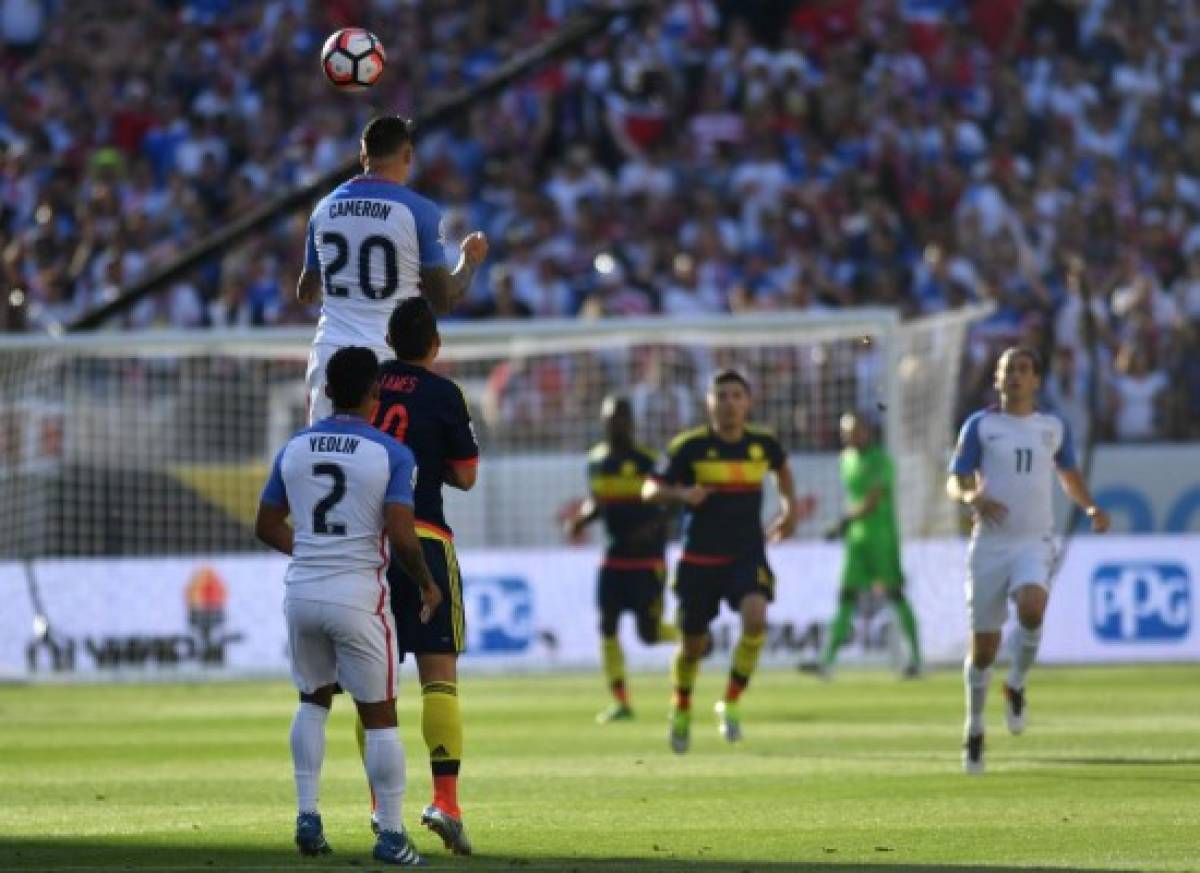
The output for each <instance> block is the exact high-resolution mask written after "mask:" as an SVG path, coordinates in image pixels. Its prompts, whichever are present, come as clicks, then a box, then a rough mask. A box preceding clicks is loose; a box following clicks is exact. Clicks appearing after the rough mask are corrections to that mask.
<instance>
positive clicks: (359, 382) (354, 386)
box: [325, 346, 379, 409]
mask: <svg viewBox="0 0 1200 873" xmlns="http://www.w3.org/2000/svg"><path fill="white" fill-rule="evenodd" d="M378 377H379V359H378V358H377V357H375V353H374V352H373V351H371V350H370V349H368V348H364V347H362V346H346V347H345V348H341V349H338V350H337V351H336V352H334V353H333V355H332V356H331V357H330V358H329V363H328V364H326V365H325V384H326V386H328V393H329V399H330V400H331V401H333V408H334V409H355V408H357V407H359V406H361V405H362V402H363V400H365V399H366V396H367V393H368V392H369V391H370V390H371V386H372V385H374V384H375V380H376V379H377V378H378Z"/></svg>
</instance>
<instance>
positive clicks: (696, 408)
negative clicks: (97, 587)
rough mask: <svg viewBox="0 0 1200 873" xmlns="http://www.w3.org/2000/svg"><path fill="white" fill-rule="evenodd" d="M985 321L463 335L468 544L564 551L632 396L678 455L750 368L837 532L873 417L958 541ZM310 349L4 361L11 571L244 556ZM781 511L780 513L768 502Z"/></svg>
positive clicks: (71, 347)
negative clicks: (608, 421)
mask: <svg viewBox="0 0 1200 873" xmlns="http://www.w3.org/2000/svg"><path fill="white" fill-rule="evenodd" d="M975 315H976V313H974V312H972V311H959V312H953V313H948V314H944V315H941V316H937V317H934V318H930V319H925V320H919V321H915V322H907V323H900V322H899V321H898V320H897V319H896V317H895V316H894V314H893V313H890V312H887V311H872V310H862V311H856V312H848V313H837V314H832V315H828V316H823V317H814V316H808V317H805V316H800V315H787V314H780V315H773V316H771V317H769V318H766V317H739V318H724V319H720V320H694V321H670V322H665V321H630V322H619V323H618V322H603V323H585V322H570V323H531V324H522V325H520V327H519V328H514V327H513V326H511V325H491V324H485V325H469V324H468V325H464V324H448V325H446V326H445V328H444V331H443V332H444V340H445V341H444V346H443V355H442V360H441V364H440V366H441V367H442V369H443V371H444V372H445V373H446V374H447V375H449V376H451V377H452V378H454V379H455V380H457V381H458V383H459V384H460V385H461V387H462V388H463V391H464V394H465V395H466V397H467V398H468V401H469V403H470V405H471V407H472V412H473V415H474V417H475V420H476V428H477V431H478V434H479V439H480V443H481V446H482V449H483V453H484V458H485V463H484V465H483V466H482V467H481V475H480V481H479V485H478V486H477V488H476V490H475V491H473V492H472V493H471V494H470V495H460V494H457V493H451V494H449V495H448V507H447V510H448V517H449V518H450V520H451V522H452V524H453V525H454V527H455V531H456V538H457V540H458V543H459V545H460V548H472V547H478V548H508V547H522V546H551V545H556V544H560V543H561V535H560V532H559V531H560V519H561V515H562V513H563V512H564V511H565V510H566V509H567V508H568V507H569V506H570V505H571V503H572V501H575V500H578V499H579V498H581V497H583V496H584V493H585V492H584V485H585V482H584V476H583V469H584V454H585V452H586V450H587V449H588V448H589V446H590V445H592V444H593V443H594V442H596V441H597V440H599V439H600V437H601V422H600V417H599V410H600V405H601V401H602V399H603V398H604V396H605V395H606V394H608V393H610V392H616V393H620V394H623V395H625V396H627V397H628V398H629V399H630V401H631V403H632V406H633V409H634V414H635V419H636V424H637V431H638V433H637V436H638V439H639V441H640V442H642V443H643V444H645V445H648V446H653V447H657V448H660V449H661V448H662V447H663V446H665V445H666V443H667V442H668V441H669V440H670V438H671V436H673V435H674V434H675V433H677V432H678V431H680V430H683V429H685V428H687V427H690V426H694V425H696V424H698V423H700V422H702V421H703V417H704V388H705V384H706V380H707V378H708V376H709V375H710V374H711V373H712V372H714V371H715V370H717V369H720V368H724V367H736V368H738V369H739V370H741V371H742V372H743V373H745V374H746V375H747V377H748V378H749V380H750V382H751V384H752V386H753V387H754V411H753V417H754V419H755V420H756V421H757V422H758V423H760V424H763V425H766V426H768V427H770V428H772V429H773V430H774V431H775V433H776V434H777V435H778V437H779V438H780V440H781V442H782V443H783V445H784V446H785V447H786V448H787V449H788V450H789V451H790V452H791V453H792V463H793V469H794V471H795V474H796V481H797V488H798V492H799V494H800V496H801V498H802V500H803V501H804V502H805V504H806V505H808V506H810V507H811V508H812V513H811V514H810V515H809V517H808V519H807V520H806V521H805V522H804V524H803V525H802V526H801V528H800V531H799V534H798V536H800V537H802V538H804V537H814V536H818V535H819V534H820V532H821V531H823V530H824V529H825V528H826V527H827V526H828V525H829V524H830V523H832V522H833V521H834V520H835V519H836V518H837V516H838V513H839V512H840V509H841V498H840V488H839V485H838V480H837V461H836V452H837V449H838V426H837V425H838V418H839V416H840V415H841V414H842V413H843V412H845V411H847V410H857V411H859V412H863V413H866V414H867V415H869V416H871V417H873V418H875V419H876V420H877V421H878V423H879V425H880V427H881V430H882V433H883V436H884V440H885V442H886V444H887V445H888V447H889V449H890V450H891V452H892V453H893V456H894V457H895V459H896V466H897V469H898V471H899V482H898V495H899V499H898V506H899V510H900V518H901V523H902V527H903V531H904V533H905V534H906V535H907V536H910V537H911V536H915V537H933V536H939V535H947V534H951V533H953V532H954V531H955V523H956V522H955V517H954V515H953V513H952V507H950V506H949V505H948V504H947V502H946V501H945V500H944V499H942V498H941V485H942V481H943V478H944V477H943V470H944V467H945V461H946V458H947V455H948V453H949V451H950V448H951V443H952V439H953V430H954V424H955V422H953V421H952V420H951V418H952V415H953V410H954V398H955V394H956V389H957V384H958V374H959V359H960V355H961V350H962V348H963V340H964V336H965V331H966V328H967V326H968V325H969V324H970V322H971V320H972V318H973V317H974V316H975ZM308 340H309V335H308V334H307V332H296V331H266V332H255V333H187V334H177V333H166V334H157V335H119V336H118V335H111V334H109V335H96V336H87V337H82V338H66V339H58V340H49V339H36V338H18V339H9V340H6V341H4V342H3V343H2V344H0V514H2V515H3V517H4V518H3V523H2V524H0V557H4V558H7V559H28V558H38V557H98V556H146V555H192V554H225V553H236V552H242V551H248V550H257V549H259V548H260V546H259V545H258V544H257V543H256V541H255V540H254V537H253V533H252V530H251V527H252V521H253V517H254V513H255V510H256V507H257V503H258V494H259V490H260V488H261V486H262V482H263V481H264V477H265V475H266V472H267V470H268V467H269V463H270V460H271V458H272V457H273V454H274V452H275V451H276V450H277V449H278V447H279V446H280V445H281V444H282V443H283V441H284V440H285V439H286V438H287V436H288V435H289V434H290V433H291V432H292V431H294V430H295V429H297V428H299V427H301V426H303V424H304V423H305V391H304V385H303V377H304V369H305V365H306V360H307V353H308ZM768 503H770V497H768Z"/></svg>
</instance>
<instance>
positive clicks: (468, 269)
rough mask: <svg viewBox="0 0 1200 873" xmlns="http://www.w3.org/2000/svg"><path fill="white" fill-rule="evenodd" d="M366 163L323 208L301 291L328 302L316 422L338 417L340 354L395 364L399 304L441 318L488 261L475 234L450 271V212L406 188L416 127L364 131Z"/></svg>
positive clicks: (313, 370)
mask: <svg viewBox="0 0 1200 873" xmlns="http://www.w3.org/2000/svg"><path fill="white" fill-rule="evenodd" d="M359 160H360V161H361V163H362V168H363V173H362V175H360V176H355V177H354V178H353V179H350V180H349V181H348V182H344V183H343V184H341V185H339V186H338V187H337V188H335V189H334V190H333V191H332V192H330V193H329V194H328V195H327V196H326V197H325V198H324V199H323V200H321V201H320V202H319V203H318V204H317V206H316V208H315V209H314V210H313V212H312V217H311V218H309V221H308V242H307V244H306V246H305V256H304V270H303V271H302V272H301V273H300V281H299V282H298V283H297V285H296V297H297V299H299V301H300V302H301V303H303V304H305V305H311V304H313V303H316V302H317V301H318V300H320V301H321V319H320V321H318V322H317V333H316V336H315V337H314V338H313V348H312V352H311V353H310V355H309V359H308V372H307V376H306V381H307V385H308V402H309V422H310V423H312V422H314V421H319V420H320V419H322V418H324V417H326V416H327V415H329V412H330V409H329V402H328V399H327V398H326V396H325V392H324V391H323V390H322V385H323V380H324V378H325V363H326V362H327V361H328V360H329V356H330V355H332V354H333V353H334V352H335V351H336V350H337V349H339V348H341V347H343V346H349V345H362V346H367V347H368V348H370V349H372V350H374V352H375V354H376V356H377V357H378V358H379V359H380V360H388V359H390V358H391V356H392V353H391V350H390V349H389V348H388V345H387V322H388V316H389V315H391V314H392V309H393V308H394V307H395V305H396V303H397V301H399V300H402V299H403V298H405V297H414V296H416V295H417V294H423V295H424V296H425V297H427V298H429V301H430V302H431V303H432V304H433V307H434V309H435V310H437V311H438V312H443V313H444V312H449V311H450V310H451V309H453V308H454V307H455V306H456V305H457V304H458V302H459V301H460V300H461V299H462V297H463V294H464V293H466V290H467V287H468V286H469V285H470V284H471V278H472V277H473V276H474V275H475V270H476V268H478V266H479V265H480V264H481V263H482V262H483V259H484V258H485V257H486V256H487V238H486V237H485V236H484V235H483V234H482V233H479V232H475V233H472V234H469V235H468V236H467V237H466V239H464V240H463V241H462V245H461V249H462V256H461V257H460V258H459V261H458V265H457V266H456V267H455V268H454V270H453V271H451V270H450V269H449V268H448V267H447V266H446V256H445V253H444V249H443V240H442V236H441V221H442V213H441V210H439V209H438V207H437V206H436V205H435V204H434V203H433V201H431V200H429V199H427V198H425V197H422V196H421V195H420V194H418V193H416V192H415V191H413V190H412V189H411V188H409V187H408V186H407V185H406V184H405V183H406V182H407V181H408V177H409V174H410V173H411V172H412V162H413V128H412V122H411V121H409V120H408V119H406V118H401V117H399V116H397V115H384V116H380V117H378V118H374V119H372V120H371V121H370V122H369V123H368V124H367V126H366V127H365V128H363V134H362V142H361V144H360V151H359Z"/></svg>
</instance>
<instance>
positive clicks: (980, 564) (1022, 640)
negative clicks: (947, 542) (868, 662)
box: [946, 347, 1109, 773]
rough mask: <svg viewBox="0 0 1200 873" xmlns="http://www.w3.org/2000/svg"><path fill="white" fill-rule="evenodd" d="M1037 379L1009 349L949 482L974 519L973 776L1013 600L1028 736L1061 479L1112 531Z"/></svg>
mask: <svg viewBox="0 0 1200 873" xmlns="http://www.w3.org/2000/svg"><path fill="white" fill-rule="evenodd" d="M1041 381H1042V365H1041V360H1040V358H1039V357H1038V355H1037V353H1036V352H1034V351H1033V350H1032V349H1027V348H1023V347H1013V348H1009V349H1007V350H1005V352H1004V353H1003V354H1002V355H1001V356H1000V360H999V362H998V363H997V364H996V382H995V386H996V390H997V391H998V392H999V394H1000V406H999V408H998V409H988V410H984V411H982V412H977V413H975V414H974V415H972V416H971V417H970V418H968V419H967V421H966V423H965V424H963V427H962V431H961V432H960V433H959V436H958V445H957V447H956V448H955V451H954V459H953V460H952V461H951V463H950V473H951V476H950V479H949V481H948V482H947V483H946V491H947V493H948V494H949V495H950V497H951V498H952V499H953V500H956V501H960V502H962V503H965V504H966V505H967V506H970V507H971V509H972V511H973V514H974V518H975V524H974V528H973V530H972V533H971V544H970V547H969V549H968V553H967V555H968V557H967V615H968V618H969V619H970V622H971V631H972V637H971V650H970V652H969V653H968V655H967V659H966V663H965V664H964V667H963V675H964V681H965V683H966V706H967V719H966V729H965V734H966V739H965V743H964V748H963V769H964V770H966V772H968V773H982V772H983V736H984V727H983V705H984V701H985V700H986V698H987V690H988V684H989V683H990V681H991V665H992V662H993V661H994V660H995V658H996V651H997V649H998V648H999V647H1000V633H1001V629H1002V628H1003V627H1004V623H1005V621H1006V620H1007V618H1008V601H1009V600H1010V599H1011V600H1012V601H1014V602H1015V604H1016V607H1017V625H1016V627H1015V628H1014V630H1013V632H1012V636H1011V638H1010V641H1009V648H1010V654H1011V656H1012V666H1011V669H1010V670H1009V674H1008V679H1007V681H1006V683H1005V686H1004V698H1005V720H1006V722H1007V724H1008V729H1009V730H1010V731H1011V732H1012V733H1014V734H1019V733H1021V732H1022V731H1023V730H1024V729H1025V709H1026V703H1025V676H1026V674H1027V673H1028V672H1029V668H1030V667H1031V666H1033V662H1034V659H1035V658H1036V657H1037V650H1038V645H1039V644H1040V643H1041V639H1042V617H1043V616H1044V615H1045V612H1046V602H1047V599H1048V598H1049V595H1050V582H1051V573H1052V572H1053V569H1054V562H1055V542H1054V517H1053V496H1054V494H1053V479H1054V474H1055V472H1056V471H1057V473H1058V480H1059V482H1060V483H1061V484H1062V487H1063V490H1064V491H1066V493H1067V496H1068V497H1070V498H1071V499H1072V500H1073V501H1075V503H1077V504H1079V506H1081V507H1083V508H1084V510H1085V511H1086V512H1087V516H1088V518H1090V519H1091V522H1092V530H1094V531H1095V532H1096V533H1103V532H1104V531H1106V530H1108V521H1109V520H1108V515H1107V514H1106V513H1105V512H1104V510H1102V509H1101V508H1100V507H1098V506H1096V504H1095V503H1094V502H1093V501H1092V495H1091V493H1090V492H1089V490H1088V487H1087V483H1086V482H1084V481H1083V476H1082V475H1081V473H1080V472H1079V470H1078V469H1077V467H1076V463H1075V450H1074V448H1073V447H1072V444H1071V438H1070V434H1069V433H1068V432H1067V428H1066V425H1065V423H1064V422H1063V420H1062V419H1060V418H1059V417H1058V416H1056V415H1048V414H1046V413H1042V412H1038V411H1037V409H1036V403H1037V397H1038V391H1039V389H1040V388H1041Z"/></svg>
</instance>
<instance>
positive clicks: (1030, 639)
mask: <svg viewBox="0 0 1200 873" xmlns="http://www.w3.org/2000/svg"><path fill="white" fill-rule="evenodd" d="M1041 644H1042V629H1041V628H1040V627H1039V628H1037V629H1035V630H1029V629H1028V628H1026V627H1024V626H1023V625H1021V624H1018V625H1017V627H1016V629H1015V630H1014V631H1013V634H1012V639H1011V640H1010V641H1009V647H1010V649H1011V654H1012V666H1010V667H1009V668H1008V687H1009V688H1015V689H1016V690H1017V691H1023V690H1024V689H1025V677H1026V675H1028V673H1029V668H1030V667H1032V666H1033V662H1034V661H1036V660H1037V653H1038V646H1040V645H1041Z"/></svg>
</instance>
